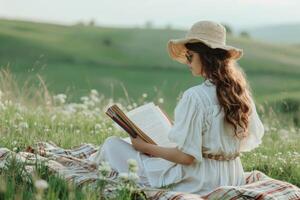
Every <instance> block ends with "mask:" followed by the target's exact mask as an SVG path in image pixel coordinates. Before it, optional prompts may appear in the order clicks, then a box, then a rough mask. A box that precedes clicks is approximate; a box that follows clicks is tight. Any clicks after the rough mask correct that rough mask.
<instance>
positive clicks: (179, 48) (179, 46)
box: [167, 38, 243, 64]
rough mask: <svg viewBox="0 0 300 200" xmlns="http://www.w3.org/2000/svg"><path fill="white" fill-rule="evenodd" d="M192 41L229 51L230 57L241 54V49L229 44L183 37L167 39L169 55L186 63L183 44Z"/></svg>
mask: <svg viewBox="0 0 300 200" xmlns="http://www.w3.org/2000/svg"><path fill="white" fill-rule="evenodd" d="M194 42H203V43H204V44H206V45H207V46H209V47H211V48H213V49H215V48H220V49H224V50H227V51H228V52H229V53H230V57H231V58H232V59H235V60H238V59H240V58H241V57H242V56H243V50H242V49H239V48H236V47H233V46H230V45H220V44H216V43H213V42H211V41H206V40H203V39H199V38H184V39H171V40H169V41H168V45H167V46H168V53H169V56H170V57H171V58H172V59H174V60H176V61H178V62H180V63H182V64H187V60H186V57H185V53H186V51H187V48H186V47H185V45H184V44H186V43H194Z"/></svg>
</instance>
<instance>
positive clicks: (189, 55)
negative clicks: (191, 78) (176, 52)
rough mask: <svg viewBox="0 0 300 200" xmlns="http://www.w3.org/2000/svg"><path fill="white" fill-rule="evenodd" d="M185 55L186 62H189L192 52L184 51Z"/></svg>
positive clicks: (190, 61)
mask: <svg viewBox="0 0 300 200" xmlns="http://www.w3.org/2000/svg"><path fill="white" fill-rule="evenodd" d="M185 57H186V59H187V61H188V63H189V64H191V63H192V61H193V54H191V53H190V52H189V51H187V52H186V53H185Z"/></svg>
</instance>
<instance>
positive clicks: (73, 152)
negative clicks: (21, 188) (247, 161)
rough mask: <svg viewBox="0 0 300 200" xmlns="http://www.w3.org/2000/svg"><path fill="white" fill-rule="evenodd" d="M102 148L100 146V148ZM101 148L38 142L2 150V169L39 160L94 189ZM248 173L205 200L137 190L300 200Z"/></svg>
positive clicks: (164, 197) (296, 192) (293, 190)
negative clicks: (95, 157)
mask: <svg viewBox="0 0 300 200" xmlns="http://www.w3.org/2000/svg"><path fill="white" fill-rule="evenodd" d="M100 148H101V145H100ZM98 149H99V147H95V146H93V145H91V144H82V145H80V146H76V147H73V148H71V149H63V148H60V147H58V146H56V145H55V144H53V143H51V142H50V143H47V142H39V143H37V144H36V145H34V146H32V147H28V148H27V149H26V150H25V151H21V152H18V153H15V152H13V151H10V150H9V149H7V148H0V169H1V168H2V167H4V165H5V162H6V158H7V157H8V156H9V155H12V154H14V155H15V156H16V158H17V159H18V160H20V161H22V162H24V163H25V164H26V169H27V170H29V171H30V170H34V163H35V161H36V159H37V160H39V161H46V162H45V164H46V165H47V166H48V167H49V169H50V171H52V172H54V173H58V174H59V175H60V176H61V177H63V178H64V179H66V180H67V181H72V182H74V183H75V184H76V185H78V186H91V187H92V186H93V184H95V183H96V181H97V180H99V172H98V169H97V166H95V165H94V164H93V163H92V162H90V161H89V159H88V158H89V156H91V155H92V154H93V153H95V152H96V151H97V150H98ZM245 173H246V183H247V184H246V185H243V186H221V187H218V188H216V189H215V190H213V191H211V192H210V193H209V194H207V195H206V196H200V195H197V194H189V193H184V192H175V191H170V190H168V189H160V188H150V186H149V185H146V184H145V183H138V187H139V188H141V189H142V190H143V191H144V194H145V195H146V196H147V198H148V199H151V200H171V199H172V200H175V199H176V200H183V199H189V200H191V199H197V200H199V199H231V200H240V199H284V200H288V199H290V200H296V199H298V200H300V189H299V188H298V187H296V186H295V185H292V184H290V183H287V182H284V181H280V180H276V179H272V178H270V177H269V176H267V175H265V174H264V173H262V172H260V171H257V170H254V171H251V172H245ZM118 175H119V174H118V172H117V171H116V170H112V171H111V172H110V174H108V175H107V177H106V178H107V179H109V180H112V181H114V180H116V179H117V178H118ZM113 190H114V188H113V185H109V184H108V185H107V188H105V190H104V192H105V195H106V194H107V195H108V196H109V194H110V193H111V192H112V191H113Z"/></svg>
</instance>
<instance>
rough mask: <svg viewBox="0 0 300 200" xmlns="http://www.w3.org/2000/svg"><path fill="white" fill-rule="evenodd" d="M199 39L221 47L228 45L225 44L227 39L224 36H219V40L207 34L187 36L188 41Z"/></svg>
mask: <svg viewBox="0 0 300 200" xmlns="http://www.w3.org/2000/svg"><path fill="white" fill-rule="evenodd" d="M189 38H191V39H199V40H206V41H208V42H213V43H215V44H219V45H226V43H225V38H224V37H222V36H218V38H216V37H215V38H214V37H211V36H210V35H208V34H207V33H205V32H200V33H199V32H198V33H190V34H187V35H186V39H189Z"/></svg>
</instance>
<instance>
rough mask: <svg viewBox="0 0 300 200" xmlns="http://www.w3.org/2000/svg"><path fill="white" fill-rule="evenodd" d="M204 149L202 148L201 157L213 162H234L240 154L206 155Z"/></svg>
mask: <svg viewBox="0 0 300 200" xmlns="http://www.w3.org/2000/svg"><path fill="white" fill-rule="evenodd" d="M205 150H206V149H205V148H204V149H203V148H202V157H203V158H208V159H213V160H220V161H228V160H234V159H236V158H237V157H238V156H240V152H236V153H232V154H227V155H225V154H212V153H207V152H205Z"/></svg>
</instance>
